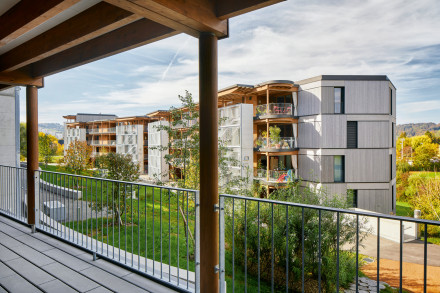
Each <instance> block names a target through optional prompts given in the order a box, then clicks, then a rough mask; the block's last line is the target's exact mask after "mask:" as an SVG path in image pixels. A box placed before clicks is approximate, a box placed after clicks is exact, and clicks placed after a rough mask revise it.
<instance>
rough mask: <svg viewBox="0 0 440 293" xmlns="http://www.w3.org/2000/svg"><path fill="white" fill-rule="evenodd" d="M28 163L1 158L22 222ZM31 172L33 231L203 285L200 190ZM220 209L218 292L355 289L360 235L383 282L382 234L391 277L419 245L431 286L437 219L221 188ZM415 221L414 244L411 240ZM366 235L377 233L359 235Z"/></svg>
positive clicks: (12, 207) (1, 176) (187, 286)
mask: <svg viewBox="0 0 440 293" xmlns="http://www.w3.org/2000/svg"><path fill="white" fill-rule="evenodd" d="M25 171H26V170H25V169H22V168H14V167H6V166H0V214H1V215H7V216H10V217H14V218H16V219H19V220H20V221H23V222H25V221H26V218H25V211H26V210H27V207H26V196H25V194H26V191H25V190H23V189H22V188H21V187H22V186H23V185H24V186H25V185H26V184H25V181H23V179H24V178H25V177H24V173H25ZM35 180H36V188H35V191H36V198H35V200H36V202H35V206H36V208H38V211H39V212H37V213H36V229H37V231H44V232H45V233H48V234H50V235H52V236H53V237H55V238H58V239H62V240H63V241H65V242H68V243H71V244H73V245H75V246H79V247H82V248H83V249H85V250H87V251H89V252H91V253H93V254H94V256H97V257H103V258H105V259H110V260H112V261H113V262H114V263H116V264H118V265H120V266H122V267H127V268H129V269H131V270H137V271H139V273H140V274H143V275H148V277H149V278H150V279H153V280H157V281H160V282H162V283H167V284H168V286H171V287H173V288H176V289H179V290H182V291H185V292H199V290H200V287H199V284H200V262H201V261H202V262H203V261H204V260H203V259H200V254H199V253H200V220H199V217H200V209H201V206H200V204H199V192H198V191H195V190H188V189H179V188H169V187H163V186H154V185H148V184H141V183H134V182H123V181H115V180H108V179H104V178H94V177H86V176H77V175H71V174H64V173H57V172H48V171H36V172H35ZM292 192H293V191H292ZM218 211H219V242H220V243H219V261H220V262H219V267H218V272H219V278H220V287H221V292H225V291H226V288H225V287H226V286H227V287H228V289H227V292H234V291H235V292H246V291H248V292H261V291H267V292H283V291H284V292H288V291H302V292H305V291H306V290H305V289H306V288H308V286H310V285H311V286H312V289H310V290H313V292H321V291H323V290H325V291H326V292H328V290H330V291H336V292H338V291H341V290H342V289H343V288H344V289H345V288H347V287H349V286H350V284H352V285H351V286H352V288H353V289H352V291H356V292H358V291H359V290H361V289H362V288H361V287H360V286H359V279H360V277H359V272H360V269H361V266H362V265H363V262H362V259H363V258H364V257H363V256H362V257H361V252H360V251H361V248H362V247H364V246H366V245H369V246H370V247H369V248H368V249H369V250H370V251H373V252H369V257H372V258H374V260H373V261H375V262H377V266H376V264H374V266H375V268H376V269H377V272H376V275H375V276H374V277H372V278H373V279H374V281H375V284H374V286H375V289H376V291H377V292H379V291H380V289H381V287H382V286H383V285H382V283H381V281H382V277H383V276H384V271H383V270H384V267H383V265H381V264H382V259H384V258H387V255H385V256H384V255H383V254H381V250H382V251H383V246H384V241H383V239H384V238H388V239H391V238H393V239H394V241H396V250H397V251H398V253H397V259H398V260H397V263H398V266H397V269H396V270H397V275H392V274H390V271H389V269H386V272H385V273H386V274H387V278H388V279H390V278H394V279H393V280H394V281H395V282H397V284H398V286H396V285H393V286H394V287H400V288H404V287H405V285H406V284H407V282H409V281H408V279H407V277H408V275H405V273H404V271H403V266H406V263H405V264H404V260H405V262H412V259H413V258H414V257H415V256H416V255H417V256H418V257H419V258H420V259H421V262H420V264H421V266H422V267H423V269H422V270H421V271H422V273H421V275H420V279H419V282H418V286H419V288H420V290H419V291H425V292H427V291H429V290H430V289H432V290H435V289H436V287H434V286H435V285H433V284H432V283H430V282H434V281H433V280H435V279H436V277H437V276H435V270H434V269H431V266H430V265H432V264H433V263H434V262H435V261H436V260H435V257H434V255H435V254H434V253H432V252H433V251H432V250H431V249H433V248H435V247H433V246H434V245H429V247H428V236H429V233H431V232H430V231H434V230H435V229H438V228H439V227H440V222H438V221H430V220H423V219H414V218H408V217H398V216H392V215H386V214H377V213H371V212H366V211H356V210H349V209H341V208H334V207H324V206H316V205H309V204H301V203H294V202H286V201H279V200H269V199H260V198H253V197H244V196H236V195H225V194H221V195H220V196H219V208H218ZM419 230H422V235H423V240H422V241H419V242H418V243H420V245H417V246H413V243H407V242H406V241H408V239H414V237H413V236H412V235H413V234H414V232H416V231H419ZM2 232H3V233H6V234H7V233H8V231H7V230H4V231H2ZM367 236H368V237H369V236H373V237H375V239H374V241H363V239H364V238H365V237H367ZM415 237H417V236H415ZM387 242H389V241H387ZM386 245H387V246H388V245H389V244H388V243H386ZM407 245H411V246H407ZM371 246H372V247H371ZM409 247H412V249H409ZM428 248H429V249H428ZM431 253H432V254H431ZM373 254H374V255H373ZM373 256H374V257H373ZM68 265H73V264H66V266H68ZM347 270H349V273H350V274H349V275H352V277H351V276H350V279H347ZM226 277H227V278H226ZM225 280H227V282H225ZM370 281H373V280H370Z"/></svg>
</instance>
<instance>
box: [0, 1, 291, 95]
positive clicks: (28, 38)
mask: <svg viewBox="0 0 440 293" xmlns="http://www.w3.org/2000/svg"><path fill="white" fill-rule="evenodd" d="M281 1H283V0H105V1H100V0H43V1H40V0H38V1H36V0H21V1H18V0H1V1H0V90H1V89H4V88H7V87H10V86H15V85H36V86H38V87H42V86H43V85H44V77H45V76H48V75H51V74H54V73H57V72H61V71H64V70H67V69H70V68H73V67H76V66H80V65H83V64H86V63H89V62H92V61H95V60H98V59H101V58H105V57H107V56H111V55H114V54H117V53H120V52H124V51H127V50H130V49H132V48H136V47H139V46H142V45H145V44H148V43H152V42H155V41H158V40H161V39H164V38H167V37H170V36H173V35H176V34H179V33H186V34H189V35H191V36H194V37H198V36H199V35H200V33H201V32H212V33H214V34H215V35H216V36H217V37H219V38H224V37H228V33H229V28H228V19H229V18H230V17H233V16H237V15H240V14H243V13H246V12H249V11H253V10H256V9H259V8H262V7H265V6H268V5H272V4H274V3H278V2H281Z"/></svg>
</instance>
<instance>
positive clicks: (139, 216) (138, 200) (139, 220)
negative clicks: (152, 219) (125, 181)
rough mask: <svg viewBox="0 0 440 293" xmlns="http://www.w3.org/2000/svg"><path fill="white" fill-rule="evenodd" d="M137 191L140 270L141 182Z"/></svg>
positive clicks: (139, 262) (139, 267) (139, 265)
mask: <svg viewBox="0 0 440 293" xmlns="http://www.w3.org/2000/svg"><path fill="white" fill-rule="evenodd" d="M137 191H138V196H137V202H138V221H137V226H138V270H141V214H140V204H141V193H140V186H139V184H137ZM145 261H147V259H146V258H145Z"/></svg>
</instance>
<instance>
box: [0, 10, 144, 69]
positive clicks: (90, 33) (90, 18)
mask: <svg viewBox="0 0 440 293" xmlns="http://www.w3.org/2000/svg"><path fill="white" fill-rule="evenodd" d="M140 18H141V17H139V16H137V15H134V14H132V13H131V12H128V11H125V10H123V9H120V8H119V7H115V6H113V5H110V4H108V3H105V2H100V3H98V4H96V5H94V6H92V7H91V8H89V9H87V10H85V11H83V12H81V13H80V14H78V15H76V16H74V17H72V18H70V19H68V20H66V21H65V22H63V23H61V24H59V25H57V26H56V27H54V28H52V29H50V30H48V31H46V32H44V33H42V34H41V35H39V36H37V37H35V38H33V39H32V40H29V41H28V42H26V43H24V44H22V45H20V46H18V47H16V48H14V49H12V50H10V51H8V52H6V53H4V54H3V55H1V56H0V72H1V71H12V70H15V69H17V68H20V67H23V66H26V65H28V64H30V63H33V62H36V61H38V60H41V59H43V58H46V57H48V56H51V55H54V54H56V53H59V52H61V51H63V50H66V49H68V48H71V47H73V46H76V45H78V44H81V43H83V42H85V41H88V40H90V39H93V38H96V37H98V36H100V35H102V34H105V33H107V32H109V31H112V30H114V29H117V28H119V27H121V26H124V25H126V24H129V23H132V22H133V21H136V20H138V19H140Z"/></svg>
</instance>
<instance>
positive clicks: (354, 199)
mask: <svg viewBox="0 0 440 293" xmlns="http://www.w3.org/2000/svg"><path fill="white" fill-rule="evenodd" d="M347 194H348V204H350V205H351V207H352V208H357V207H358V191H357V190H356V189H349V190H348V192H347Z"/></svg>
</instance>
